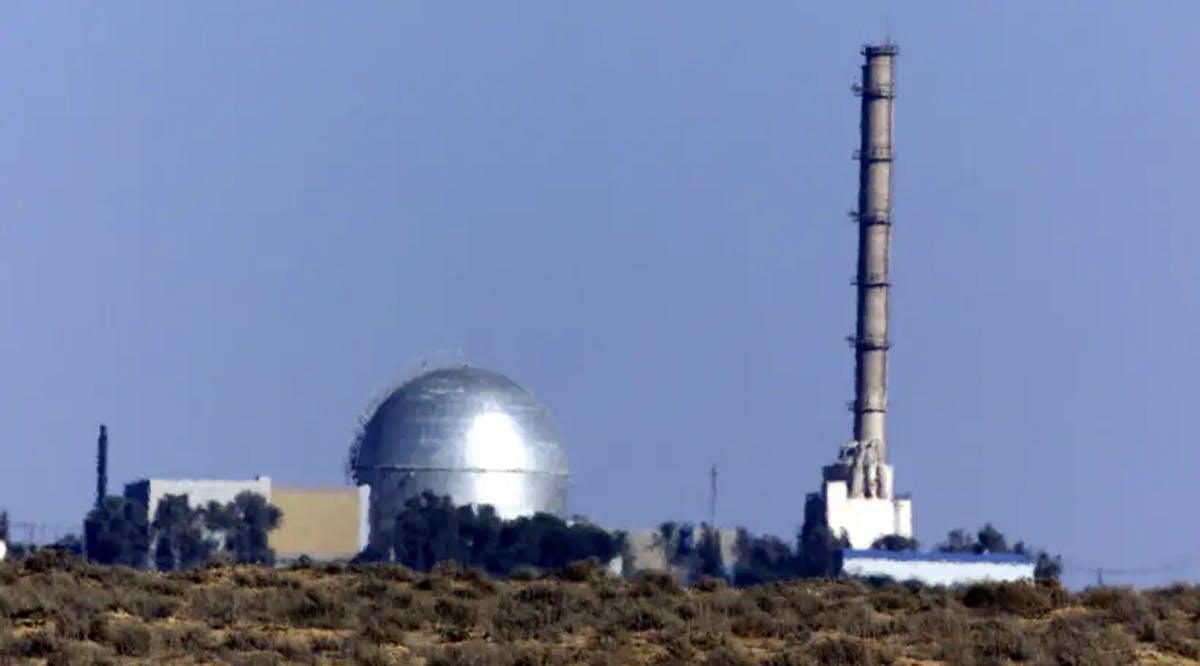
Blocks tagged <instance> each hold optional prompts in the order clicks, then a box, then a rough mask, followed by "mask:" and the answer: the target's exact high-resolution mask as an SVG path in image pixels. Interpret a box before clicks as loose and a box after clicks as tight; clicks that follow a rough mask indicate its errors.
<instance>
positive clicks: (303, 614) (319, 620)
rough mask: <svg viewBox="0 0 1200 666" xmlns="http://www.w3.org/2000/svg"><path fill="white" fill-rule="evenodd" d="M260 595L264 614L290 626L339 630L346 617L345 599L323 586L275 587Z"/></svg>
mask: <svg viewBox="0 0 1200 666" xmlns="http://www.w3.org/2000/svg"><path fill="white" fill-rule="evenodd" d="M260 595H261V596H260V597H259V599H261V600H262V601H263V602H265V613H266V616H267V617H270V618H274V619H275V620H276V621H278V622H282V623H284V624H287V625H289V626H293V627H303V628H318V629H341V628H343V627H344V626H345V622H346V620H347V618H349V617H350V613H349V609H348V608H347V605H346V602H345V601H344V600H343V599H341V598H340V597H339V596H338V595H337V594H336V593H335V592H333V591H332V590H329V589H326V588H324V587H316V586H313V587H306V588H276V589H274V590H271V591H270V592H263V593H260Z"/></svg>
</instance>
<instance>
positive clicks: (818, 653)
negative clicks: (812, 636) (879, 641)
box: [811, 636, 878, 666]
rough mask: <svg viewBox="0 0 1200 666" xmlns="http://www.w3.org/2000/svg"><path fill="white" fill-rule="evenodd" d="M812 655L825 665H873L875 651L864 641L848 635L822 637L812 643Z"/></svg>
mask: <svg viewBox="0 0 1200 666" xmlns="http://www.w3.org/2000/svg"><path fill="white" fill-rule="evenodd" d="M811 652H812V656H813V658H814V659H815V660H816V662H817V663H819V664H825V665H826V666H874V664H876V663H878V660H877V658H876V655H875V652H874V651H873V650H872V649H871V646H870V645H868V644H867V642H866V641H863V640H862V639H858V638H852V637H849V636H832V637H826V638H823V639H821V640H819V641H817V642H815V643H813V645H812V650H811Z"/></svg>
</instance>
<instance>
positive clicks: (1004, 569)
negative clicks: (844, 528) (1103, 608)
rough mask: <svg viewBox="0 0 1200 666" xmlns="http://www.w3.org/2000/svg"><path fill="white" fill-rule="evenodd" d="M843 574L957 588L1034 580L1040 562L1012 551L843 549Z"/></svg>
mask: <svg viewBox="0 0 1200 666" xmlns="http://www.w3.org/2000/svg"><path fill="white" fill-rule="evenodd" d="M841 555H842V575H845V576H852V577H855V578H875V577H883V578H891V579H892V580H895V581H897V582H907V581H913V580H915V581H917V582H920V583H923V584H925V585H934V586H946V587H953V586H958V585H969V584H971V583H982V582H1017V581H1032V580H1033V574H1034V569H1035V567H1036V566H1037V561H1036V560H1035V559H1034V558H1032V557H1028V556H1025V555H1012V554H1008V553H1003V554H1000V553H996V554H992V553H988V554H983V555H975V554H973V553H915V552H888V551H882V550H844V551H842V554H841Z"/></svg>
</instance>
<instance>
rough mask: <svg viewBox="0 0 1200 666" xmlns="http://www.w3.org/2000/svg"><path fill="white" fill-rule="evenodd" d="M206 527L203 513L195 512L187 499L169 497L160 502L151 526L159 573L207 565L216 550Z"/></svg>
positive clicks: (178, 496)
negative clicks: (211, 552) (206, 531)
mask: <svg viewBox="0 0 1200 666" xmlns="http://www.w3.org/2000/svg"><path fill="white" fill-rule="evenodd" d="M204 527H205V525H204V514H203V512H201V511H197V510H194V509H192V508H191V507H190V506H189V505H188V499H187V496H186V495H166V496H164V497H163V498H162V499H160V500H159V501H158V506H157V507H156V508H155V510H154V522H153V523H152V524H151V528H152V530H153V532H152V536H151V540H152V542H153V543H154V562H155V564H156V565H157V567H158V569H159V570H161V571H173V570H175V569H189V568H192V567H195V566H198V565H200V564H203V563H204V562H205V560H207V559H208V555H209V552H210V551H211V550H212V543H211V541H210V540H209V539H207V538H206V537H205V534H204Z"/></svg>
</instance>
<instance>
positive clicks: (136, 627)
mask: <svg viewBox="0 0 1200 666" xmlns="http://www.w3.org/2000/svg"><path fill="white" fill-rule="evenodd" d="M106 639H107V642H108V644H110V645H112V647H113V650H114V651H115V652H116V653H117V654H119V655H121V656H122V657H146V656H149V655H150V653H151V652H152V651H153V650H154V632H152V631H151V630H150V628H149V627H147V626H145V625H143V624H137V623H134V622H121V623H117V624H113V625H112V626H110V627H109V630H108V632H107V636H106Z"/></svg>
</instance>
